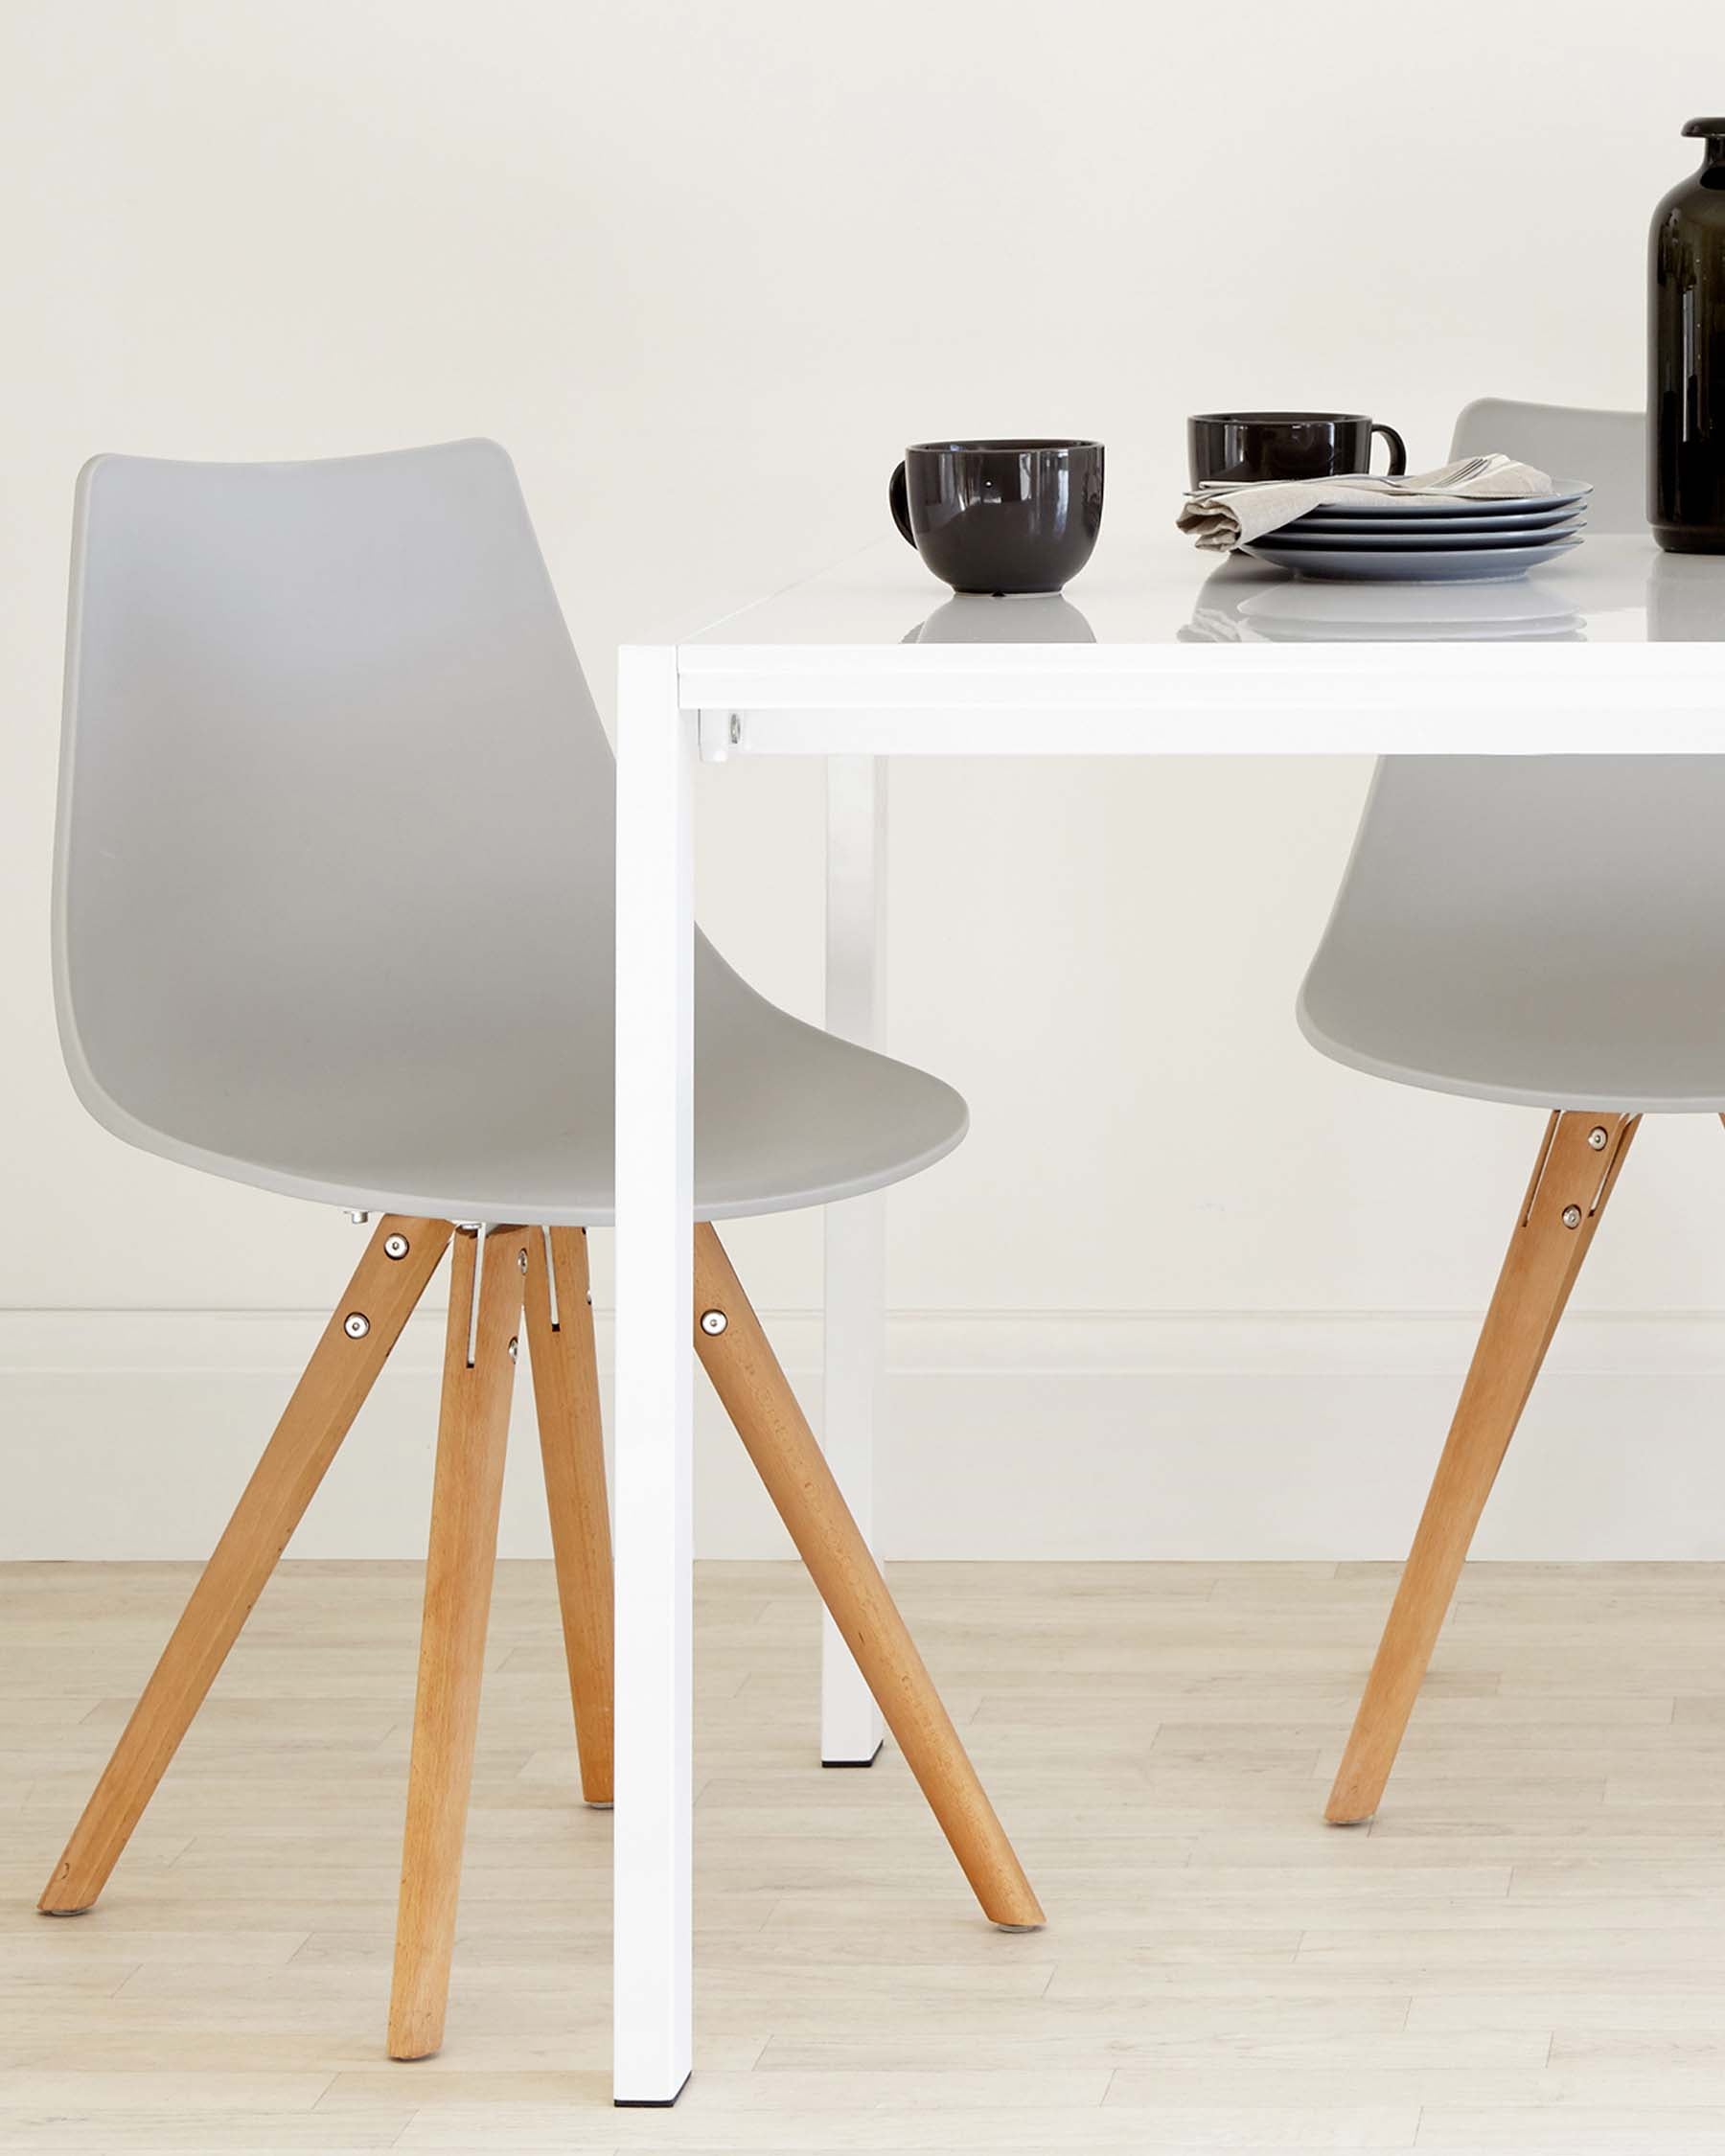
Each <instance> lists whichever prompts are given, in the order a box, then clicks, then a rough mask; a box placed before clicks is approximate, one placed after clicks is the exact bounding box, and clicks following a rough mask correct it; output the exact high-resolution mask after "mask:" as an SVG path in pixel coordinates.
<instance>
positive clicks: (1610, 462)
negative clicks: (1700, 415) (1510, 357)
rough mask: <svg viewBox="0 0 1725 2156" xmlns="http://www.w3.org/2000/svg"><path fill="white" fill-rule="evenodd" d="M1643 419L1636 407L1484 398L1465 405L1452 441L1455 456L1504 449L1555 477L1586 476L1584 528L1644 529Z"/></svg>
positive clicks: (1645, 490)
mask: <svg viewBox="0 0 1725 2156" xmlns="http://www.w3.org/2000/svg"><path fill="white" fill-rule="evenodd" d="M1646 438H1647V423H1646V419H1645V415H1644V414H1643V413H1641V412H1604V411H1597V410H1593V409H1590V408H1588V407H1587V406H1584V405H1580V404H1521V403H1517V402H1516V401H1515V400H1514V399H1513V398H1508V397H1482V398H1479V399H1478V400H1477V401H1475V402H1473V403H1471V404H1469V405H1467V406H1466V408H1465V409H1464V410H1463V411H1462V413H1461V418H1460V419H1458V420H1457V422H1456V431H1455V435H1454V437H1453V438H1452V440H1451V442H1450V454H1451V456H1453V457H1471V456H1478V455H1479V454H1480V452H1481V451H1482V450H1486V449H1505V450H1507V451H1508V453H1509V454H1510V455H1511V456H1516V457H1520V458H1521V460H1522V461H1523V463H1524V464H1536V465H1538V466H1539V468H1540V469H1541V470H1543V471H1549V472H1550V473H1551V474H1552V476H1553V478H1555V479H1591V480H1592V481H1593V493H1591V494H1590V495H1589V496H1588V501H1587V528H1588V530H1589V531H1592V532H1645V530H1646V529H1647V476H1646Z"/></svg>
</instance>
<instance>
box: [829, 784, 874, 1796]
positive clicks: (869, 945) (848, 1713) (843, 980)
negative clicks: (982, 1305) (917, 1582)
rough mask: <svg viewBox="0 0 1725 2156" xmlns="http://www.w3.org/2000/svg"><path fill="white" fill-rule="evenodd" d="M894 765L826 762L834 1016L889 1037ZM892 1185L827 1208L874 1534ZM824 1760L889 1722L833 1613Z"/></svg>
mask: <svg viewBox="0 0 1725 2156" xmlns="http://www.w3.org/2000/svg"><path fill="white" fill-rule="evenodd" d="M885 907H886V763H885V758H884V757H879V756H834V757H829V758H828V760H827V907H826V1023H827V1030H828V1031H829V1032H830V1033H837V1034H839V1035H840V1036H842V1038H843V1039H845V1040H847V1041H855V1042H858V1043H860V1044H862V1046H863V1047H867V1048H878V1047H880V1046H881V1045H882V1040H883V1035H884V1033H885V1010H886V954H885ZM885 1204H886V1201H885V1193H884V1192H881V1191H875V1192H873V1193H871V1194H870V1195H869V1196H868V1197H866V1198H852V1199H848V1200H847V1201H846V1202H845V1203H844V1204H839V1205H829V1206H828V1207H827V1209H826V1246H825V1247H826V1335H825V1360H824V1376H823V1384H822V1396H821V1447H822V1450H823V1451H824V1452H825V1454H826V1456H827V1461H828V1464H829V1465H830V1466H831V1468H832V1470H833V1473H834V1475H835V1477H836V1478H837V1479H838V1483H839V1489H840V1490H841V1491H842V1492H843V1494H844V1500H845V1502H846V1503H847V1504H848V1505H849V1506H850V1508H851V1512H852V1514H853V1515H854V1517H855V1519H856V1522H857V1525H859V1526H860V1527H861V1528H862V1533H863V1535H864V1537H865V1538H866V1539H867V1540H868V1541H869V1542H870V1543H871V1544H872V1542H873V1539H874V1527H873V1520H874V1420H875V1400H876V1394H877V1391H878V1388H879V1383H880V1374H881V1367H882V1363H883V1360H884V1356H883V1349H884V1343H885V1319H886V1313H885V1261H886V1250H885ZM821 1625H822V1632H821V1649H820V1758H821V1764H822V1765H823V1766H828V1767H868V1766H872V1765H873V1764H874V1760H875V1756H876V1755H877V1754H878V1753H879V1751H880V1749H881V1738H882V1734H883V1726H882V1722H881V1713H880V1709H878V1708H877V1707H876V1705H875V1703H874V1699H873V1696H872V1695H871V1693H870V1692H869V1689H868V1686H866V1685H865V1684H864V1683H863V1682H862V1672H861V1671H860V1670H859V1669H858V1667H857V1665H856V1663H855V1662H854V1661H853V1660H852V1659H851V1652H850V1649H849V1648H848V1647H847V1646H846V1645H845V1643H844V1640H843V1637H842V1635H841V1634H840V1633H839V1627H838V1626H837V1625H836V1624H835V1623H834V1622H833V1620H832V1618H831V1617H828V1616H826V1615H825V1614H824V1613H823V1615H822V1618H821Z"/></svg>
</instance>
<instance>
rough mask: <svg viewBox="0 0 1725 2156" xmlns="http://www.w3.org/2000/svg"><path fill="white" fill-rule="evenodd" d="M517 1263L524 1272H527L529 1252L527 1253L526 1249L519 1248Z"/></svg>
mask: <svg viewBox="0 0 1725 2156" xmlns="http://www.w3.org/2000/svg"><path fill="white" fill-rule="evenodd" d="M516 1263H517V1265H518V1266H519V1267H520V1269H521V1271H522V1272H523V1273H525V1272H526V1270H527V1253H526V1251H525V1250H517V1252H516Z"/></svg>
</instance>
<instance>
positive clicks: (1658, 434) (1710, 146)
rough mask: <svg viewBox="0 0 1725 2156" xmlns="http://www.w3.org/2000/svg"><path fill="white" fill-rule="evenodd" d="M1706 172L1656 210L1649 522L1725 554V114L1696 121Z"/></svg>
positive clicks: (1691, 545)
mask: <svg viewBox="0 0 1725 2156" xmlns="http://www.w3.org/2000/svg"><path fill="white" fill-rule="evenodd" d="M1683 131H1684V133H1685V134H1686V135H1699V136H1701V137H1703V138H1704V139H1705V141H1706V144H1707V154H1706V156H1705V157H1704V158H1703V159H1702V161H1701V170H1700V171H1699V172H1696V173H1695V174H1694V175H1693V176H1692V177H1691V178H1690V179H1686V180H1685V181H1684V182H1683V184H1682V186H1681V187H1674V188H1672V190H1671V192H1670V193H1669V194H1668V195H1667V196H1666V198H1665V200H1664V201H1663V202H1662V203H1661V204H1660V205H1659V207H1658V209H1657V210H1655V211H1654V213H1653V231H1652V235H1651V243H1650V245H1649V247H1648V274H1649V281H1650V284H1651V300H1652V305H1651V308H1650V310H1649V316H1648V334H1647V364H1648V381H1647V429H1648V436H1647V520H1648V522H1649V523H1650V524H1651V525H1652V527H1653V537H1654V538H1655V539H1657V540H1658V541H1659V543H1660V545H1661V546H1663V547H1664V548H1666V550H1667V551H1668V553H1671V554H1725V120H1691V122H1690V123H1689V125H1688V126H1686V127H1685V128H1684V130H1683Z"/></svg>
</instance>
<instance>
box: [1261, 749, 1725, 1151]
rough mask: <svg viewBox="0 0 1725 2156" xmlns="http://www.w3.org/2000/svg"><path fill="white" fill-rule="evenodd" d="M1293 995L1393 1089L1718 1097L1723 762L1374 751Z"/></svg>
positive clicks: (1304, 1013) (1577, 1100) (1347, 1059)
mask: <svg viewBox="0 0 1725 2156" xmlns="http://www.w3.org/2000/svg"><path fill="white" fill-rule="evenodd" d="M1298 1008H1299V1024H1300V1028H1301V1030H1302V1031H1303V1032H1304V1034H1305V1036H1306V1038H1307V1039H1308V1040H1309V1041H1310V1042H1311V1043H1312V1044H1313V1045H1314V1046H1316V1047H1318V1048H1321V1049H1322V1051H1323V1052H1324V1054H1326V1055H1329V1056H1333V1057H1334V1058H1335V1059H1336V1061H1337V1062H1338V1063H1345V1064H1351V1065H1352V1066H1353V1067H1355V1068H1356V1069H1359V1070H1368V1071H1370V1072H1372V1073H1373V1074H1374V1075H1375V1076H1377V1077H1382V1078H1391V1079H1395V1080H1398V1081H1400V1082H1401V1083H1403V1084H1405V1085H1413V1086H1425V1087H1429V1088H1431V1089H1434V1090H1435V1091H1438V1092H1449V1093H1468V1094H1472V1095H1474V1096H1476V1097H1477V1098H1480V1099H1483V1100H1503V1101H1520V1102H1525V1103H1526V1104H1527V1105H1528V1106H1530V1107H1533V1108H1546V1109H1561V1108H1573V1109H1588V1110H1600V1111H1604V1110H1617V1111H1620V1112H1624V1113H1642V1112H1653V1113H1658V1112H1670V1113H1678V1112H1699V1111H1707V1112H1714V1111H1725V759H1721V758H1718V757H1710V756H1694V757H1689V756H1682V757H1659V756H1648V757H1635V756H1621V757H1620V756H1607V757H1597V756H1577V757H1550V756H1548V757H1539V756H1527V757H1521V756H1514V757H1501V756H1491V757H1465V756H1455V757H1452V756H1435V757H1401V756H1398V757H1392V758H1389V759H1387V760H1386V761H1385V762H1384V763H1382V764H1381V765H1380V766H1379V767H1378V772H1377V777H1376V779H1375V781H1374V783H1373V787H1372V791H1371V797H1370V799H1369V801H1368V805H1367V809H1366V814H1365V816H1364V818H1363V820H1362V823H1361V827H1360V836H1359V838H1358V841H1357V842H1356V845H1355V849H1354V855H1353V859H1352V860H1351V862H1350V863H1349V865H1348V870H1347V875H1346V878H1345V882H1344V884H1343V888H1342V893H1341V896H1340V897H1339V898H1338V899H1337V902H1336V910H1335V915H1334V917H1333V919H1332V920H1331V922H1330V926H1329V929H1328V930H1327V931H1326V933H1325V935H1324V939H1323V942H1322V946H1321V948H1320V950H1319V952H1318V954H1317V956H1316V957H1315V958H1314V960H1313V961H1312V967H1311V971H1310V973H1309V974H1308V975H1307V976H1306V981H1305V985H1304V987H1303V988H1302V990H1301V991H1300V996H1299V1006H1298Z"/></svg>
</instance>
